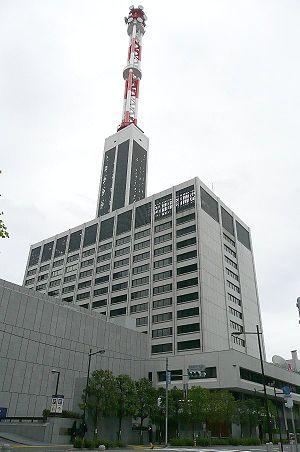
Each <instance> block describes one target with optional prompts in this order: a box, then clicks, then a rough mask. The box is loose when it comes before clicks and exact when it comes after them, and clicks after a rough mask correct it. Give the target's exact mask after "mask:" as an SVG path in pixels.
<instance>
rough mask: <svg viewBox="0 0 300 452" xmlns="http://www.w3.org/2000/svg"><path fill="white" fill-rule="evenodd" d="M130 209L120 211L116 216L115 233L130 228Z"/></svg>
mask: <svg viewBox="0 0 300 452" xmlns="http://www.w3.org/2000/svg"><path fill="white" fill-rule="evenodd" d="M131 220H132V210H127V211H126V212H123V213H120V214H119V215H118V218H117V235H120V234H123V233H124V232H128V231H130V229H131Z"/></svg>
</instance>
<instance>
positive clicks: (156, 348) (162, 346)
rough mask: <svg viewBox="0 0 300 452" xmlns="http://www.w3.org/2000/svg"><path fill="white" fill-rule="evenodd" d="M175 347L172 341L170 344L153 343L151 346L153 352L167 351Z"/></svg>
mask: <svg viewBox="0 0 300 452" xmlns="http://www.w3.org/2000/svg"><path fill="white" fill-rule="evenodd" d="M172 349H173V346H172V344H171V343H168V344H157V345H152V347H151V353H152V354H154V353H167V352H171V351H172Z"/></svg>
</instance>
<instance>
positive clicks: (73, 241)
mask: <svg viewBox="0 0 300 452" xmlns="http://www.w3.org/2000/svg"><path fill="white" fill-rule="evenodd" d="M81 235H82V231H76V232H73V233H72V234H71V235H70V241H69V253H70V252H71V251H76V250H79V248H80V242H81Z"/></svg>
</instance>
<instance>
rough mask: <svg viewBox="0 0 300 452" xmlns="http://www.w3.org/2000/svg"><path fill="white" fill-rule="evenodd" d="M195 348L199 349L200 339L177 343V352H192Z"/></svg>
mask: <svg viewBox="0 0 300 452" xmlns="http://www.w3.org/2000/svg"><path fill="white" fill-rule="evenodd" d="M195 348H200V339H194V340H191V341H181V342H177V350H178V351H181V350H192V349H195Z"/></svg>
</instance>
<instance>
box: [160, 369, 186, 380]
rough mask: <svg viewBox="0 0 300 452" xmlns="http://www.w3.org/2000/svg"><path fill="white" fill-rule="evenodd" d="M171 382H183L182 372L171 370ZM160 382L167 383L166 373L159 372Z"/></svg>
mask: <svg viewBox="0 0 300 452" xmlns="http://www.w3.org/2000/svg"><path fill="white" fill-rule="evenodd" d="M170 372H171V381H176V380H182V370H181V369H180V370H171V371H170ZM157 378H158V381H166V372H165V371H164V370H163V371H160V372H157Z"/></svg>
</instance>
